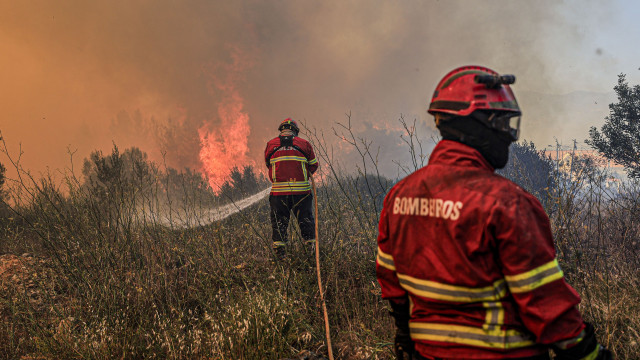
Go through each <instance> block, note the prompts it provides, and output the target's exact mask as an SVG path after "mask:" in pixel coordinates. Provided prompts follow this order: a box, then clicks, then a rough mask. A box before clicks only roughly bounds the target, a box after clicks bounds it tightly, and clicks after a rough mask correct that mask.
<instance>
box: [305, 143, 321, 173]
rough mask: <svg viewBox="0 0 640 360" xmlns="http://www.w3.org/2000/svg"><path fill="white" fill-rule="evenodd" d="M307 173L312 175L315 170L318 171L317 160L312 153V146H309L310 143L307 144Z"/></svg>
mask: <svg viewBox="0 0 640 360" xmlns="http://www.w3.org/2000/svg"><path fill="white" fill-rule="evenodd" d="M307 145H308V146H307V148H308V151H307V161H308V162H307V171H309V173H310V174H313V173H315V172H316V170H318V166H319V165H318V158H317V157H316V154H315V153H314V152H313V146H311V144H310V143H308V142H307Z"/></svg>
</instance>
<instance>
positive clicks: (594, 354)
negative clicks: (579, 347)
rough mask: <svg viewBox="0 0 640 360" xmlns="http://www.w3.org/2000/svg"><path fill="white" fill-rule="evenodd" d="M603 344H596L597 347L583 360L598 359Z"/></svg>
mask: <svg viewBox="0 0 640 360" xmlns="http://www.w3.org/2000/svg"><path fill="white" fill-rule="evenodd" d="M601 346H602V345H600V344H598V346H596V348H595V349H594V350H593V351H592V352H591V354H589V355H587V356H585V357H583V358H582V359H581V360H596V359H597V358H598V355H600V347H601Z"/></svg>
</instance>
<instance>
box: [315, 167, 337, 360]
mask: <svg viewBox="0 0 640 360" xmlns="http://www.w3.org/2000/svg"><path fill="white" fill-rule="evenodd" d="M310 179H311V187H312V188H313V202H314V206H315V216H316V221H315V223H316V270H317V273H318V289H319V290H320V300H321V301H322V311H323V312H324V329H325V332H326V334H327V348H328V349H329V360H333V350H332V348H331V335H330V333H329V314H328V313H327V303H326V302H325V301H324V292H323V291H322V277H321V276H320V238H319V236H318V196H317V194H316V182H315V181H314V180H313V177H310Z"/></svg>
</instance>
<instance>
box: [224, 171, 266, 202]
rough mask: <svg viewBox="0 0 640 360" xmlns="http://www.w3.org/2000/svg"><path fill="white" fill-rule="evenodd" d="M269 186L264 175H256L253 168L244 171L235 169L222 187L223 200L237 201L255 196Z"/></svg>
mask: <svg viewBox="0 0 640 360" xmlns="http://www.w3.org/2000/svg"><path fill="white" fill-rule="evenodd" d="M267 185H268V181H267V179H266V178H265V177H264V176H263V175H262V174H256V173H255V171H254V168H253V166H245V167H244V168H242V169H240V168H238V167H234V168H233V169H231V173H230V174H229V179H228V180H227V181H225V182H224V184H222V186H221V187H220V194H221V195H222V197H223V198H225V197H226V198H231V199H233V200H237V199H240V198H242V197H244V196H246V195H252V194H255V193H257V192H259V191H260V190H263V189H264V188H266V187H267Z"/></svg>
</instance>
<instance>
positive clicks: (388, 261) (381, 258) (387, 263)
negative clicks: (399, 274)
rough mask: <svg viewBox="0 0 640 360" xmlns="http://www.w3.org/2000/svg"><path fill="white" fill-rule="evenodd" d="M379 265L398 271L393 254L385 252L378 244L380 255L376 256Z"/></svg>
mask: <svg viewBox="0 0 640 360" xmlns="http://www.w3.org/2000/svg"><path fill="white" fill-rule="evenodd" d="M376 260H377V261H378V265H380V266H382V267H384V268H387V269H389V270H391V271H396V263H395V262H394V261H393V256H391V255H389V254H386V253H384V252H383V251H382V250H381V249H380V247H379V246H378V257H377V258H376Z"/></svg>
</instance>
